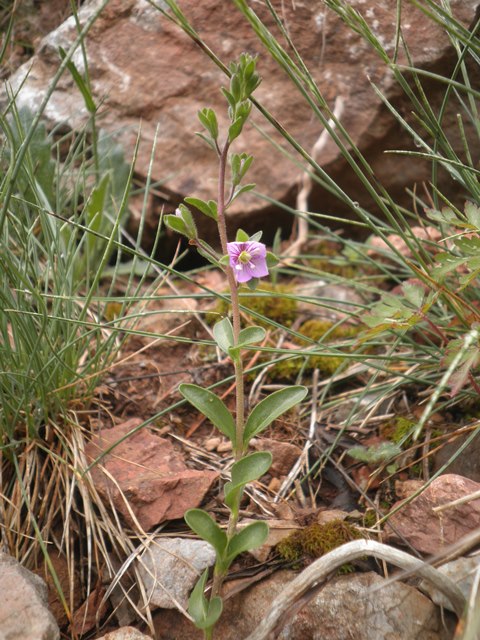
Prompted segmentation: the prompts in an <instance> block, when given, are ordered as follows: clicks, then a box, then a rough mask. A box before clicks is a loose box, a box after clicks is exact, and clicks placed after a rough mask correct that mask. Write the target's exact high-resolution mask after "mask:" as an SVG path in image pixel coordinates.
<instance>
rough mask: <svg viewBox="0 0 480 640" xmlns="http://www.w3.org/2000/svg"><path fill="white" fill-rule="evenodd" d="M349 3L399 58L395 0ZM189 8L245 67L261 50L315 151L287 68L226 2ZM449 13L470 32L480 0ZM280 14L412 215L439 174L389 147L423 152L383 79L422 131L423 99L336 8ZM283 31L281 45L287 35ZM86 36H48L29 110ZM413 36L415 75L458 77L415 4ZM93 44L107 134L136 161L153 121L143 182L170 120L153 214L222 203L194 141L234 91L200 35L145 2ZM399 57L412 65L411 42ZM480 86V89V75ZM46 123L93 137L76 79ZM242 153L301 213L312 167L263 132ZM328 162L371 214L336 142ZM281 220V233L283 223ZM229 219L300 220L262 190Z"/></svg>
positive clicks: (219, 48)
mask: <svg viewBox="0 0 480 640" xmlns="http://www.w3.org/2000/svg"><path fill="white" fill-rule="evenodd" d="M157 4H158V3H157ZM159 4H160V5H162V3H159ZM349 4H351V5H352V8H353V9H354V10H356V11H359V12H360V13H361V14H362V16H363V18H364V19H365V20H366V21H367V23H368V24H369V25H370V28H371V29H372V30H373V31H374V32H375V34H376V35H377V37H378V38H379V39H380V41H381V42H382V43H383V46H384V47H385V48H386V51H387V52H388V54H389V55H393V52H394V48H395V43H396V33H395V28H396V26H395V14H394V10H393V9H392V6H393V7H394V5H395V3H393V5H392V0H351V2H350V3H349ZM181 5H182V11H183V12H184V13H185V15H186V17H187V19H188V20H189V21H191V23H192V25H194V28H195V29H196V30H198V33H199V35H200V37H201V38H202V39H204V40H205V41H206V43H207V44H208V45H209V46H210V47H213V49H214V50H215V52H216V53H217V55H219V57H220V58H221V59H222V61H223V62H224V63H227V64H228V62H229V61H231V60H234V59H236V58H237V56H238V55H239V54H240V53H241V52H242V51H250V52H251V53H259V63H258V71H259V73H260V74H261V76H262V77H263V82H262V84H261V85H260V87H259V88H258V90H257V91H256V92H255V96H256V98H257V99H258V100H259V101H260V102H261V104H262V105H263V106H264V107H265V108H266V109H268V110H270V111H271V113H272V114H273V116H274V117H275V118H277V119H278V120H279V122H281V123H282V125H283V126H284V127H285V129H286V130H287V131H288V132H289V133H290V134H291V135H292V136H293V137H294V138H295V139H296V140H297V141H298V142H299V143H300V144H301V145H302V146H303V147H304V148H306V149H307V150H311V149H312V147H313V145H314V144H315V143H316V141H317V140H318V138H319V136H320V134H321V132H322V130H323V127H322V125H321V123H320V122H319V120H318V119H317V118H315V117H313V116H312V111H311V108H310V107H309V105H308V103H307V101H306V100H303V99H302V98H301V96H300V93H299V92H297V91H296V90H295V89H294V88H293V85H292V83H291V82H290V81H289V80H288V78H287V76H286V74H285V73H284V72H283V70H282V69H281V68H280V67H279V65H278V64H277V63H276V62H275V61H274V59H273V58H272V57H271V56H269V55H268V54H266V53H265V51H264V49H263V47H262V46H261V44H260V43H259V41H258V39H257V38H256V36H255V34H254V32H253V30H252V29H251V28H250V26H249V24H248V22H247V21H246V20H244V19H243V18H242V16H241V14H240V12H239V11H237V10H236V9H235V8H234V7H233V6H232V5H231V3H229V2H219V0H202V2H199V1H198V0H183V2H182V3H181ZM449 5H450V6H451V9H452V12H453V15H454V18H455V19H456V20H458V21H459V22H460V24H461V25H462V26H463V27H465V28H469V25H471V24H474V21H475V12H476V9H477V5H478V2H477V0H451V1H450V3H449ZM162 6H166V5H165V4H164V3H163V5H162ZM280 6H281V10H280V9H279V7H280ZM95 7H96V3H95V2H92V1H90V2H85V3H83V6H82V7H81V9H80V11H79V20H80V23H81V24H82V25H83V24H85V21H86V19H87V18H88V17H90V16H91V14H92V11H93V10H94V8H95ZM276 8H277V10H278V11H280V15H281V19H282V20H283V21H284V23H285V24H286V25H288V30H289V35H290V37H291V38H292V40H293V42H294V43H295V45H296V47H297V50H298V51H299V53H300V55H301V56H302V58H303V60H304V61H305V63H306V65H307V67H308V68H309V70H310V71H311V73H312V74H313V76H314V79H315V80H316V82H317V84H318V87H319V90H320V92H321V94H322V96H323V97H324V99H325V101H326V102H328V104H329V105H330V106H332V107H333V106H334V105H335V102H336V99H337V98H338V97H340V98H341V99H342V100H343V107H342V109H340V111H341V115H340V121H341V122H342V125H343V126H345V127H346V129H347V131H348V134H349V136H350V138H351V139H352V141H353V143H354V144H355V145H356V146H357V147H358V148H359V150H360V152H361V153H362V155H363V156H364V157H365V159H366V160H367V162H368V163H369V164H370V166H371V167H372V170H373V173H374V175H375V178H376V180H378V182H379V183H381V184H382V185H383V186H384V187H385V188H386V189H387V190H388V191H389V192H390V193H391V194H392V196H393V197H394V199H397V198H398V201H399V202H400V203H403V204H405V206H408V207H410V205H411V197H410V195H408V194H407V193H406V191H405V187H406V186H408V187H411V186H412V185H413V184H414V183H417V184H418V183H421V182H422V181H423V180H429V179H431V175H430V173H431V168H430V165H429V163H427V162H425V161H424V160H423V159H421V158H418V159H417V158H415V157H412V156H398V155H394V154H389V155H386V154H385V153H384V151H385V149H399V148H400V149H407V150H408V149H413V150H415V146H414V144H413V142H412V141H411V140H410V139H409V136H407V134H405V133H404V132H403V131H402V129H401V127H400V126H399V125H398V124H397V123H396V121H395V120H394V118H393V116H392V114H391V113H390V112H389V110H388V109H387V108H386V107H385V106H384V105H383V104H382V102H381V101H380V99H379V98H378V97H377V96H376V94H375V92H374V91H373V90H372V87H371V82H373V83H375V85H376V86H377V87H378V89H379V90H380V91H381V92H382V93H383V94H384V95H385V96H386V98H387V99H388V100H390V101H391V102H392V103H393V105H394V107H395V108H396V109H397V110H399V111H400V112H401V113H402V114H404V115H405V117H406V118H407V120H408V121H409V122H410V123H412V122H414V121H413V116H412V115H410V114H411V110H412V106H411V103H410V101H409V100H407V99H406V98H405V96H404V93H403V91H402V90H401V88H400V85H399V84H398V83H396V82H395V81H394V79H393V75H392V72H391V69H390V67H389V66H388V65H385V64H383V63H382V62H381V61H380V58H379V57H378V55H377V54H376V53H375V52H374V49H373V47H371V46H370V44H369V43H367V42H365V41H364V40H362V39H361V37H360V36H359V35H358V34H356V33H355V32H354V31H353V30H352V29H349V28H347V27H346V26H345V25H344V24H343V22H342V21H341V20H340V18H339V17H338V16H337V15H336V14H335V13H334V12H333V11H331V10H330V9H328V7H326V6H325V3H324V2H323V0H309V2H303V3H298V6H295V3H293V2H278V3H277V4H276ZM392 11H393V13H392ZM255 12H257V13H258V15H259V17H260V19H262V20H264V21H265V22H266V23H267V25H268V26H269V27H270V28H272V26H273V20H272V17H271V15H270V14H269V10H268V7H266V6H265V5H264V3H261V2H259V3H255ZM274 33H276V34H277V36H278V32H277V31H276V30H275V29H274ZM77 35H78V31H77V26H76V23H75V21H74V20H72V19H69V20H67V21H65V22H64V23H63V24H62V25H61V26H59V27H58V29H56V30H55V31H53V32H52V33H51V34H49V35H48V36H47V37H46V38H44V39H43V40H42V42H41V45H40V47H39V48H38V51H37V53H36V55H35V56H34V57H33V58H32V59H31V60H29V61H28V62H27V63H26V64H24V65H23V66H22V67H20V68H19V69H18V70H17V72H16V73H15V74H14V76H13V77H11V78H10V81H11V83H12V88H13V91H15V92H16V91H17V90H18V89H20V87H21V90H20V91H19V95H18V96H17V107H21V106H24V105H27V106H29V107H30V108H31V109H33V110H34V111H35V110H36V109H37V108H38V106H39V105H40V103H41V102H42V100H43V99H44V97H45V94H46V92H47V91H48V90H49V87H50V82H51V79H52V77H53V75H54V74H55V73H56V71H57V69H58V48H59V46H62V47H64V48H66V49H67V48H68V47H69V45H70V43H72V42H73V41H74V40H75V38H76V37H77ZM402 38H404V39H405V42H406V44H407V46H408V51H409V55H410V56H411V58H412V61H413V65H414V66H415V67H418V68H420V69H422V68H423V69H429V70H439V71H440V72H441V71H442V70H446V72H447V74H448V72H449V70H450V69H452V68H453V66H454V63H455V60H456V56H455V54H454V50H453V47H452V45H451V42H450V40H449V38H448V37H447V35H446V34H445V33H444V30H443V29H442V28H441V26H440V25H437V24H436V23H435V21H434V20H429V19H428V17H427V16H426V15H425V14H424V13H423V12H422V11H420V10H419V9H418V8H417V7H415V6H414V3H411V2H404V3H402ZM427 45H428V46H427ZM85 46H86V48H87V51H88V62H89V70H90V79H91V86H92V91H93V94H94V99H95V101H96V103H97V104H101V105H102V119H101V126H102V128H103V129H105V130H106V131H107V132H108V133H110V134H112V133H114V134H115V136H116V139H117V140H118V141H119V142H120V143H121V144H122V146H123V148H124V149H125V150H126V152H127V156H128V157H130V154H131V152H132V151H133V148H134V147H135V144H136V141H137V136H138V134H139V122H140V121H141V122H142V126H141V130H140V147H139V150H138V157H137V161H136V165H135V169H136V172H137V173H138V174H139V175H143V176H146V175H148V172H149V169H148V168H149V165H150V158H151V151H152V144H153V140H154V138H155V137H156V135H157V125H160V127H159V131H158V136H159V137H158V144H157V147H156V153H155V158H154V163H153V168H152V179H153V180H161V181H162V185H163V186H162V189H163V190H164V196H165V198H164V199H163V200H159V199H156V200H155V202H154V205H153V206H152V218H154V219H155V223H156V222H158V217H159V215H160V210H161V209H162V206H161V205H162V204H165V202H166V203H167V209H166V212H167V211H171V212H173V210H174V208H175V204H174V201H175V200H177V201H178V200H180V199H181V198H182V197H184V196H186V195H195V196H197V197H201V198H205V199H209V198H212V197H215V186H214V185H215V180H216V173H217V167H216V163H215V162H214V161H212V155H211V152H210V151H209V150H208V149H207V147H206V145H204V144H202V143H201V142H200V141H199V140H198V141H195V138H194V136H193V132H194V131H197V130H198V121H197V111H198V110H199V109H200V108H202V107H204V106H209V107H212V108H214V109H215V110H216V111H217V114H218V118H219V124H220V127H221V129H222V131H224V130H225V126H226V125H227V122H226V116H225V113H226V109H225V99H224V98H223V96H222V94H221V93H220V91H219V87H220V85H222V84H223V85H225V84H227V80H226V78H225V75H224V74H223V73H222V72H221V71H220V70H219V69H218V68H217V67H216V66H215V65H214V64H213V63H212V62H211V61H210V60H208V58H207V56H206V55H205V54H204V53H203V52H202V51H201V49H200V48H199V47H197V46H196V44H195V43H194V42H192V40H190V39H189V38H188V37H187V36H186V35H185V34H184V33H182V31H181V30H180V29H179V28H178V27H177V26H176V25H174V24H172V23H171V22H169V21H168V20H167V19H166V18H165V17H164V16H162V14H161V13H160V12H159V11H156V10H155V9H154V7H152V6H150V4H149V3H148V2H145V0H110V2H109V3H108V4H107V6H106V8H105V9H104V11H103V12H102V14H101V16H100V18H99V19H98V20H97V22H96V23H95V25H94V26H93V28H92V30H91V31H90V33H89V34H88V37H87V38H86V41H85ZM75 62H76V64H77V65H80V64H81V55H79V56H76V57H75ZM398 62H399V63H400V64H408V62H409V61H408V59H407V57H406V55H405V52H404V50H403V49H402V47H400V51H399V58H398ZM81 69H82V68H81V67H80V71H81ZM470 73H473V70H471V72H470ZM471 78H472V80H476V81H477V82H478V80H477V76H473V75H472V76H471ZM444 91H445V87H444V85H443V84H442V83H430V84H429V88H428V96H429V101H430V103H431V104H432V108H433V109H436V108H439V106H440V105H441V104H442V101H443V98H444ZM450 103H451V104H450ZM457 110H458V104H457V103H456V102H455V101H454V100H451V101H449V103H448V104H447V105H446V113H445V116H444V118H443V122H442V126H443V129H444V132H445V135H446V136H447V137H448V139H449V140H450V141H451V142H452V144H453V145H454V146H455V148H456V149H457V150H458V152H460V153H461V152H462V151H463V142H462V138H461V136H460V135H459V129H458V124H457V118H456V114H457ZM44 115H45V117H46V119H47V120H48V121H49V122H50V124H51V125H52V126H55V125H57V126H58V125H59V124H62V125H64V126H66V125H68V126H70V127H72V128H73V129H80V130H81V129H82V128H83V127H84V126H85V125H86V123H87V122H88V118H89V115H88V112H87V110H86V109H85V106H84V101H83V100H82V97H81V95H80V93H79V91H78V88H77V86H76V84H75V82H74V80H73V78H72V76H71V74H69V73H66V74H64V75H63V77H62V79H61V81H60V82H59V84H58V86H57V88H56V90H55V91H54V93H53V95H52V96H51V97H50V100H49V103H48V105H47V108H46V110H45V113H44ZM252 117H253V119H254V121H255V122H256V123H257V124H258V125H260V126H261V127H262V129H264V130H265V131H266V132H267V133H268V135H270V136H272V138H273V139H274V140H275V141H276V142H277V143H278V144H284V141H283V140H282V139H281V138H280V136H279V135H278V133H277V131H276V130H275V129H274V128H273V127H272V126H271V125H269V124H268V123H267V122H266V121H265V120H264V119H263V118H262V117H260V116H259V114H258V113H257V112H256V111H255V110H254V112H253V115H252ZM415 124H416V123H414V125H413V126H415ZM464 126H465V128H466V133H465V135H466V137H467V139H469V138H472V139H474V136H475V130H474V126H473V125H472V124H471V123H469V121H468V118H465V122H464ZM470 131H471V133H470ZM243 141H244V142H243ZM241 144H242V147H241V148H239V150H240V151H244V150H247V151H248V152H249V153H252V154H253V156H254V157H255V174H254V181H255V183H256V184H257V190H258V191H259V192H260V193H267V194H268V195H269V196H270V197H271V198H273V199H277V200H282V201H284V202H287V203H288V204H293V203H294V198H295V196H294V194H295V193H296V191H297V187H298V182H299V179H300V175H301V171H300V169H298V170H297V169H295V168H293V170H292V164H291V160H290V159H289V158H288V157H287V156H286V155H283V154H281V153H277V154H275V161H274V162H272V147H271V146H270V145H268V144H266V143H265V139H264V138H263V136H262V135H261V134H260V133H259V132H258V131H257V130H256V129H255V128H253V127H251V126H250V125H247V127H246V130H245V132H244V134H242V143H241ZM318 160H319V162H320V164H321V166H322V168H323V169H325V170H326V171H328V173H329V175H330V176H331V178H332V179H333V180H335V181H336V182H337V183H338V184H339V186H340V187H341V189H343V190H344V191H345V192H347V193H348V194H349V196H350V198H351V199H352V200H355V201H358V202H359V203H360V204H361V205H362V206H367V207H369V206H370V205H371V202H370V200H369V198H368V197H367V196H366V191H365V188H364V186H363V185H362V183H361V182H360V181H359V180H358V179H357V178H356V175H355V173H354V172H353V171H351V170H350V167H349V165H348V163H347V160H346V159H345V158H344V157H343V156H342V155H341V153H340V151H339V149H338V147H337V145H336V144H335V143H334V142H333V141H331V140H330V141H329V142H328V144H327V145H326V147H325V148H324V149H323V151H322V153H321V156H320V157H319V159H318ZM252 175H253V174H252ZM446 182H447V181H446ZM447 188H448V182H447V184H442V192H443V193H445V194H446V192H445V189H447ZM446 195H447V194H446ZM309 199H310V202H309V205H310V206H311V207H312V208H311V209H310V210H312V211H318V210H321V211H332V210H334V211H335V214H336V215H337V216H339V215H342V214H343V213H346V212H347V209H346V207H344V206H343V205H342V203H341V202H340V201H339V199H338V198H337V197H336V196H333V195H332V194H331V193H330V192H329V191H328V190H326V189H324V188H322V187H321V185H315V186H314V188H313V190H312V193H311V194H310V198H309ZM172 203H173V204H172ZM168 207H170V208H168ZM273 211H274V212H275V224H273V225H272V212H273ZM229 214H231V215H234V216H235V218H236V221H238V225H239V226H241V227H244V226H245V224H247V223H250V226H249V227H248V228H251V229H255V230H256V229H257V228H261V227H262V226H265V231H267V229H269V228H271V231H272V233H273V232H274V231H275V229H276V228H277V226H279V225H280V224H282V222H283V224H289V223H290V224H291V219H290V216H289V215H287V214H285V213H284V212H282V209H280V208H278V207H277V208H275V209H274V210H272V206H266V205H265V203H264V202H263V201H262V200H261V199H259V198H258V197H256V196H255V195H254V194H253V193H252V194H248V193H247V194H245V197H242V198H241V199H239V200H238V201H235V202H234V203H233V205H232V207H231V208H230V209H229ZM208 220H209V219H207V218H206V217H204V216H201V217H199V219H198V221H199V223H200V224H202V225H205V229H204V230H202V234H203V231H205V232H207V231H209V230H210V233H211V234H212V236H213V224H212V225H210V226H207V224H206V223H207V222H208ZM210 222H211V220H210ZM262 222H263V224H262ZM149 223H150V221H149ZM152 224H153V221H152ZM202 237H205V236H204V235H202ZM215 237H216V236H215ZM175 242H176V240H175Z"/></svg>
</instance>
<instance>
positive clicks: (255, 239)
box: [249, 231, 263, 242]
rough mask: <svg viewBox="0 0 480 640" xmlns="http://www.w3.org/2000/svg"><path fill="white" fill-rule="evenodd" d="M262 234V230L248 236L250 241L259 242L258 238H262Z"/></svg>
mask: <svg viewBox="0 0 480 640" xmlns="http://www.w3.org/2000/svg"><path fill="white" fill-rule="evenodd" d="M262 236H263V231H257V232H256V233H254V234H253V236H250V238H249V240H251V241H252V242H260V240H261V239H262Z"/></svg>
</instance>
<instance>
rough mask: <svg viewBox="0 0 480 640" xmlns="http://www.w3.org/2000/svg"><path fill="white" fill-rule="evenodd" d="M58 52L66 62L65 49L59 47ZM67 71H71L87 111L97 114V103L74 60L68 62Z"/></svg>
mask: <svg viewBox="0 0 480 640" xmlns="http://www.w3.org/2000/svg"><path fill="white" fill-rule="evenodd" d="M58 51H59V53H60V57H61V58H62V60H64V59H65V58H66V56H67V54H66V52H65V49H64V48H63V47H59V48H58ZM67 69H68V70H69V71H70V73H71V75H72V78H73V80H74V82H75V84H76V85H77V87H78V90H79V91H80V93H81V94H82V98H83V100H84V102H85V106H86V107H87V111H88V112H89V113H95V112H96V111H97V107H96V105H95V102H94V101H93V98H92V94H91V92H90V89H89V88H88V86H87V84H86V82H85V80H84V79H83V78H82V76H81V74H80V72H79V71H78V69H77V67H76V66H75V63H74V62H73V61H72V60H70V61H69V62H67Z"/></svg>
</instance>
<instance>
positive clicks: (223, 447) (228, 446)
mask: <svg viewBox="0 0 480 640" xmlns="http://www.w3.org/2000/svg"><path fill="white" fill-rule="evenodd" d="M231 450H232V443H231V442H230V441H229V440H224V441H223V442H220V444H219V445H218V447H217V451H218V453H226V452H227V451H231Z"/></svg>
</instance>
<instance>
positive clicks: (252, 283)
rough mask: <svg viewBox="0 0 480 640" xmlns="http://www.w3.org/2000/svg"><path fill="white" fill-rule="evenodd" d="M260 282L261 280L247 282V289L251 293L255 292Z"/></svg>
mask: <svg viewBox="0 0 480 640" xmlns="http://www.w3.org/2000/svg"><path fill="white" fill-rule="evenodd" d="M259 282H260V280H259V278H252V279H251V280H249V281H248V282H247V287H248V288H249V289H250V291H255V289H256V288H257V287H258V283H259Z"/></svg>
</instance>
